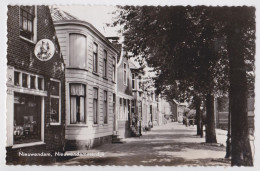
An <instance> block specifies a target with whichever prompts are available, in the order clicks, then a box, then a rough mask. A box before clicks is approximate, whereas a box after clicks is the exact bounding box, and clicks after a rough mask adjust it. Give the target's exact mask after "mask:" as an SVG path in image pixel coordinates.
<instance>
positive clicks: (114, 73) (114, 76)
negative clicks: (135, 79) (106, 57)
mask: <svg viewBox="0 0 260 171" xmlns="http://www.w3.org/2000/svg"><path fill="white" fill-rule="evenodd" d="M112 67H113V73H112V77H113V78H112V79H113V81H116V58H115V57H113V63H112Z"/></svg>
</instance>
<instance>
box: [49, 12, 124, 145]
mask: <svg viewBox="0 0 260 171" xmlns="http://www.w3.org/2000/svg"><path fill="white" fill-rule="evenodd" d="M52 17H53V20H54V25H55V29H56V32H57V36H58V40H59V44H60V47H61V51H62V54H63V58H64V62H65V65H66V67H65V78H66V83H65V94H66V100H65V101H66V124H65V125H66V126H65V139H66V148H67V149H89V148H92V147H94V146H96V145H100V144H102V143H104V142H111V139H112V134H113V132H114V131H115V125H114V123H115V119H116V82H117V81H116V80H117V75H116V73H117V71H116V69H117V67H116V61H117V58H118V56H119V52H120V51H119V50H118V49H117V48H116V47H115V46H114V45H113V44H112V43H111V42H110V41H109V40H108V39H107V38H106V37H104V36H103V35H102V34H101V33H100V32H99V31H98V30H97V29H96V28H95V27H93V26H92V25H91V24H90V23H88V22H85V21H81V20H79V19H77V18H75V17H73V16H71V15H70V14H68V13H66V12H64V11H61V10H59V9H57V8H53V9H52ZM122 103H124V102H122Z"/></svg>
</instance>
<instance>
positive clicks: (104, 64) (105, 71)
mask: <svg viewBox="0 0 260 171" xmlns="http://www.w3.org/2000/svg"><path fill="white" fill-rule="evenodd" d="M103 76H104V77H105V78H106V77H107V51H106V50H104V59H103Z"/></svg>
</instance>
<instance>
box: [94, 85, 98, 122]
mask: <svg viewBox="0 0 260 171" xmlns="http://www.w3.org/2000/svg"><path fill="white" fill-rule="evenodd" d="M93 117H94V118H93V119H94V124H98V88H93Z"/></svg>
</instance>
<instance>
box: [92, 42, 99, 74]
mask: <svg viewBox="0 0 260 171" xmlns="http://www.w3.org/2000/svg"><path fill="white" fill-rule="evenodd" d="M93 72H95V73H97V72H98V45H97V44H96V43H94V45H93Z"/></svg>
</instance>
